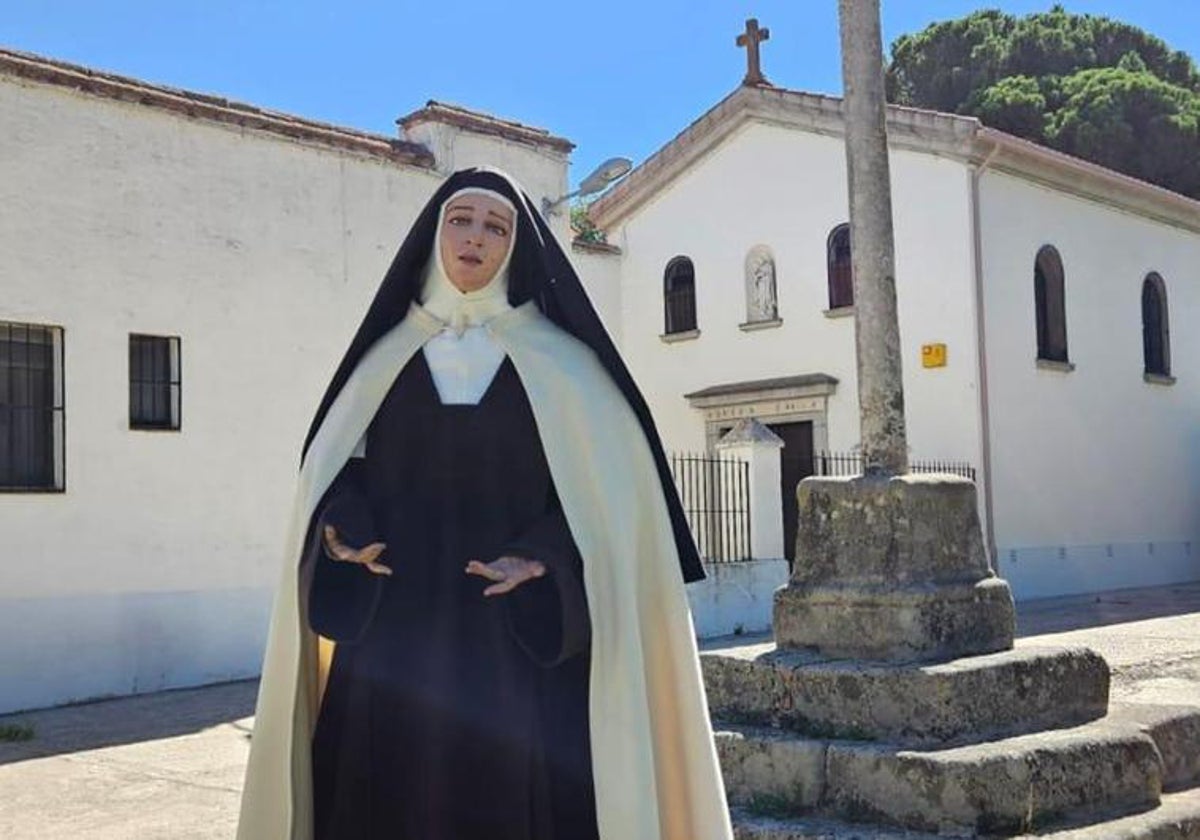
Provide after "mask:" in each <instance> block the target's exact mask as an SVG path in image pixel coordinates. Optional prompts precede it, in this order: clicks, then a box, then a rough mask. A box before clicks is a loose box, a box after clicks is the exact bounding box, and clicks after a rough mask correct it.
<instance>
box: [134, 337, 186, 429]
mask: <svg viewBox="0 0 1200 840" xmlns="http://www.w3.org/2000/svg"><path fill="white" fill-rule="evenodd" d="M180 390H181V389H180V381H179V339H178V338H173V337H164V336H157V335H130V336H129V428H131V429H147V430H166V431H171V430H177V429H179V426H180V422H179V421H180Z"/></svg>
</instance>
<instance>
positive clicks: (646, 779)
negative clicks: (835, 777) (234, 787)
mask: <svg viewBox="0 0 1200 840" xmlns="http://www.w3.org/2000/svg"><path fill="white" fill-rule="evenodd" d="M442 326H443V324H442V323H441V322H440V321H439V320H437V319H436V318H434V317H433V316H432V315H430V314H429V313H427V312H426V311H425V310H424V309H422V308H421V307H420V306H418V305H416V304H414V305H413V306H412V308H411V309H410V310H409V314H408V316H407V317H406V318H405V319H404V320H403V321H401V322H400V324H398V325H397V326H396V327H394V328H393V329H392V330H391V331H390V332H388V333H387V334H385V335H384V336H383V337H382V338H380V339H379V340H378V341H377V342H376V343H375V344H374V345H373V346H372V347H371V349H370V350H369V351H368V352H367V353H366V354H365V355H364V356H363V358H362V360H361V361H360V363H359V364H358V366H357V368H355V370H354V373H353V374H352V375H351V377H350V379H349V380H348V381H347V383H346V385H345V387H344V388H343V389H342V391H341V393H340V394H339V395H338V397H337V400H336V401H335V402H334V403H333V405H332V406H331V408H330V410H329V413H328V414H327V415H326V417H325V421H324V423H322V425H321V428H320V430H319V431H318V432H317V435H316V436H315V437H314V438H313V441H312V445H311V446H310V448H309V450H308V454H307V457H306V458H305V460H304V464H303V466H302V468H301V470H300V480H299V486H298V489H297V493H296V500H295V505H294V509H293V513H292V519H291V525H290V527H289V531H288V538H287V547H286V551H285V552H284V564H283V578H282V581H281V582H280V586H279V591H278V595H277V597H276V601H275V607H274V612H273V616H272V619H271V628H270V633H269V636H268V639H267V652H266V658H265V661H264V664H263V674H262V685H261V687H260V689H259V695H258V705H257V709H256V712H255V725H254V734H253V740H252V745H251V752H250V763H249V766H248V769H247V772H246V785H245V789H244V792H243V796H242V810H241V820H240V823H239V826H238V835H237V836H238V840H312V833H313V826H312V773H311V755H310V741H311V737H312V731H313V727H314V725H315V723H316V715H317V710H318V708H319V703H320V694H321V691H322V689H323V681H324V676H325V674H324V673H322V672H323V670H324V669H325V668H327V665H328V661H329V660H328V654H329V653H331V651H332V645H331V644H330V643H329V642H328V641H327V640H324V639H318V637H317V636H316V635H315V634H313V633H312V632H311V631H310V630H309V629H308V626H307V621H306V619H305V616H306V613H307V609H306V606H305V604H306V597H307V596H306V593H305V592H304V586H302V583H301V574H300V569H299V565H300V562H299V561H300V557H301V553H302V550H303V548H304V546H303V541H304V539H305V534H306V531H307V528H308V525H309V522H310V520H311V518H312V516H313V513H314V511H315V510H316V507H317V505H318V503H319V502H320V500H321V497H322V496H323V495H324V493H325V491H326V490H327V489H328V488H329V486H330V484H331V483H332V482H333V480H334V478H335V477H336V476H337V474H338V473H339V472H340V471H341V469H342V467H343V465H344V464H345V463H346V460H347V459H348V458H349V457H350V455H351V454H352V452H353V451H354V448H355V446H356V444H357V443H358V441H359V439H360V438H361V437H362V436H363V434H364V433H365V432H366V430H367V427H368V425H369V424H370V422H371V420H372V418H373V417H374V415H375V412H376V410H377V409H378V408H379V406H380V404H381V403H382V402H383V399H384V397H385V395H386V394H387V392H388V390H389V389H390V388H391V385H392V382H393V381H394V380H395V378H396V376H397V375H398V374H399V373H400V371H401V370H402V369H403V368H404V366H405V364H407V363H408V361H409V359H411V358H412V356H413V354H414V353H416V352H417V351H418V350H419V349H420V348H421V347H422V346H423V345H424V344H425V342H426V341H428V340H429V339H430V338H432V337H433V336H434V335H436V334H437V333H438V331H439V330H441V328H442ZM487 329H488V330H489V331H490V332H491V334H492V336H493V337H494V338H495V339H496V341H497V342H498V343H499V344H500V345H501V347H503V348H504V350H505V352H507V353H508V355H509V357H510V358H511V359H512V361H513V365H514V367H515V369H516V371H517V374H518V376H519V377H520V379H521V383H522V385H523V386H524V388H525V391H526V393H527V395H528V397H529V403H530V405H531V406H532V409H533V415H534V419H535V422H536V424H537V429H538V433H539V435H540V437H541V441H542V446H543V449H544V451H545V454H546V460H547V463H548V464H549V467H550V474H551V476H552V478H553V480H554V485H555V488H556V489H557V491H558V497H559V500H560V501H561V503H562V508H563V513H564V515H565V516H566V520H567V523H568V525H569V526H570V529H571V534H572V536H573V537H574V539H575V543H576V545H577V546H578V548H579V552H580V554H581V556H582V558H583V578H584V588H585V590H586V593H587V601H588V611H589V616H590V619H591V627H592V640H591V683H590V697H589V719H590V732H591V749H592V775H593V781H594V784H595V793H596V816H597V822H598V825H599V828H600V837H601V840H732V836H733V832H732V829H731V826H730V821H729V812H728V808H727V806H726V801H725V792H724V787H723V784H722V780H721V773H720V768H719V766H718V764H717V756H716V750H715V748H714V744H713V737H712V726H711V724H710V722H709V718H708V709H707V706H706V703H705V697H704V685H703V681H702V679H701V675H700V664H699V659H698V657H697V652H696V643H695V636H694V634H693V631H692V622H691V615H690V614H689V612H688V606H687V599H686V596H685V593H684V588H683V578H682V575H681V572H680V567H679V560H678V555H677V552H676V548H675V540H674V536H673V534H672V530H671V523H670V520H669V518H668V514H667V508H666V504H665V502H664V501H663V495H662V484H661V482H660V479H659V476H658V472H657V470H656V469H655V464H654V460H653V456H652V455H651V452H650V447H649V445H648V444H647V442H646V438H645V434H644V433H643V431H642V428H641V426H640V425H639V423H638V421H637V419H636V417H635V416H634V413H633V410H632V409H631V408H630V407H629V404H628V403H627V402H626V400H625V398H624V396H623V395H622V394H621V392H620V391H619V390H618V388H617V387H616V385H615V384H614V383H613V382H612V380H611V378H610V377H609V375H608V373H607V372H606V371H605V369H604V367H603V366H602V365H601V364H600V362H599V361H598V360H597V359H596V357H595V355H594V353H593V352H592V351H591V349H590V348H588V347H587V346H586V345H585V344H583V343H582V342H580V341H578V340H577V339H575V338H574V337H573V336H571V335H569V334H567V333H566V332H565V331H563V330H561V329H559V328H558V327H557V326H556V325H555V324H554V323H552V322H551V321H550V320H549V319H547V318H546V317H544V316H543V315H542V313H541V312H540V311H539V310H538V309H537V308H536V306H535V305H534V304H533V303H526V304H524V305H522V306H520V307H517V308H515V309H512V310H509V311H508V312H505V313H503V314H501V315H498V316H496V317H495V318H493V319H491V320H490V321H488V323H487ZM364 573H366V572H365V571H364ZM464 795H466V794H465V793H464Z"/></svg>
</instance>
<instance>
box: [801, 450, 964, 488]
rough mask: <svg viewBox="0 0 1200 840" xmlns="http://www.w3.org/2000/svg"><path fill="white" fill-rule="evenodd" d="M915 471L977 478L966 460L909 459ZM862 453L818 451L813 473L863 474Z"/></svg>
mask: <svg viewBox="0 0 1200 840" xmlns="http://www.w3.org/2000/svg"><path fill="white" fill-rule="evenodd" d="M908 469H909V471H910V472H915V473H950V474H952V475H959V476H962V477H963V478H969V479H971V481H974V480H975V468H974V467H973V466H971V465H970V464H969V463H967V462H966V461H937V460H934V461H909V463H908ZM862 471H863V462H862V454H861V453H857V452H818V453H816V454H815V455H813V471H812V474H813V475H833V476H839V475H847V476H848V475H862Z"/></svg>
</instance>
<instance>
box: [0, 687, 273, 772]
mask: <svg viewBox="0 0 1200 840" xmlns="http://www.w3.org/2000/svg"><path fill="white" fill-rule="evenodd" d="M257 694H258V680H244V681H242V682H234V683H221V684H219V685H214V686H206V687H203V688H186V689H177V690H174V691H162V692H159V693H157V694H142V695H138V696H136V697H121V698H117V699H113V700H101V701H97V702H94V703H80V704H78V705H75V706H59V707H57V708H52V709H39V710H37V711H33V712H18V713H17V714H13V715H5V716H3V717H0V729H3V728H6V727H14V728H16V727H20V728H27V729H28V730H32V735H33V737H32V738H31V739H29V740H27V741H17V742H15V743H2V742H0V765H5V764H13V763H15V762H18V761H28V760H30V759H34V758H45V757H47V756H52V755H61V754H63V753H72V752H80V751H84V750H94V749H100V748H101V747H115V746H120V745H122V744H133V743H138V742H142V741H157V740H160V739H163V738H173V737H177V736H180V735H188V734H191V733H193V732H201V731H203V730H205V729H210V728H212V727H214V726H220V725H222V724H225V725H231V726H234V727H236V728H238V729H241V730H243V731H244V734H245V737H246V738H247V739H248V738H249V737H250V725H249V723H250V722H249V721H248V720H245V719H246V718H249V717H250V716H251V715H253V714H254V700H255V697H256V696H257Z"/></svg>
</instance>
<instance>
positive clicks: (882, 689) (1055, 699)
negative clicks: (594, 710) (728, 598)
mask: <svg viewBox="0 0 1200 840" xmlns="http://www.w3.org/2000/svg"><path fill="white" fill-rule="evenodd" d="M700 661H701V666H702V668H703V670H704V684H705V687H706V689H707V692H708V706H709V711H710V712H711V714H712V716H713V718H714V719H718V720H723V721H729V722H731V723H736V724H749V725H761V726H775V727H781V728H784V729H788V730H791V731H793V732H796V733H799V734H802V735H808V736H811V737H817V738H849V739H854V740H876V741H886V742H893V743H903V744H910V745H914V746H919V745H933V744H941V743H965V742H970V741H986V740H989V739H993V738H996V737H1003V736H1009V735H1018V734H1021V733H1026V732H1038V731H1042V730H1047V729H1061V728H1067V727H1071V726H1077V725H1079V724H1082V723H1085V722H1087V721H1091V720H1096V719H1098V718H1101V717H1103V716H1104V715H1105V713H1106V712H1107V708H1108V687H1109V669H1108V665H1107V663H1106V662H1105V661H1104V659H1103V657H1101V656H1100V655H1099V654H1097V653H1095V652H1094V651H1092V650H1089V649H1087V648H1082V647H1074V648H1038V647H1022V648H1020V649H1018V650H1010V651H1004V652H1003V653H993V654H987V655H984V656H972V657H966V658H963V659H956V660H953V661H950V662H943V663H936V664H924V665H921V664H906V665H896V664H886V663H874V664H872V663H861V662H850V661H831V660H827V659H818V658H816V657H815V656H813V655H811V654H806V653H803V652H798V651H791V650H780V649H778V648H776V647H775V645H774V644H771V643H767V644H757V645H746V646H742V647H734V648H724V649H721V650H719V651H713V652H709V653H705V654H702V655H701V657H700Z"/></svg>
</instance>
